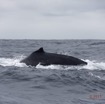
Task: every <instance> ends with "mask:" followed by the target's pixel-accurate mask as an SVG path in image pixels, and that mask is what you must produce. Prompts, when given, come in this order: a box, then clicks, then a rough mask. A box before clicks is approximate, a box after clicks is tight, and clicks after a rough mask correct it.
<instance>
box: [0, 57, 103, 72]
mask: <svg viewBox="0 0 105 104" xmlns="http://www.w3.org/2000/svg"><path fill="white" fill-rule="evenodd" d="M24 57H25V56H22V55H21V56H17V57H14V58H0V65H1V66H4V67H6V66H17V67H28V66H27V65H26V64H24V63H20V61H21V60H22V59H23V58H24ZM84 61H86V62H87V63H88V64H87V65H84V66H64V65H48V66H43V65H40V63H39V64H38V65H37V66H36V68H37V69H39V68H41V69H58V70H69V69H77V70H80V69H89V70H105V62H96V61H91V60H88V59H87V60H84Z"/></svg>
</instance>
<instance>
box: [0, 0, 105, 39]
mask: <svg viewBox="0 0 105 104" xmlns="http://www.w3.org/2000/svg"><path fill="white" fill-rule="evenodd" d="M0 39H105V0H0Z"/></svg>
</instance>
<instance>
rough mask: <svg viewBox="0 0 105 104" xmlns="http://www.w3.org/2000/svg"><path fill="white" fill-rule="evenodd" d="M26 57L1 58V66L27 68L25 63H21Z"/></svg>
mask: <svg viewBox="0 0 105 104" xmlns="http://www.w3.org/2000/svg"><path fill="white" fill-rule="evenodd" d="M23 57H24V56H17V57H13V58H0V65H1V66H4V67H6V66H17V67H26V65H25V64H24V63H20V61H21V60H22V59H23Z"/></svg>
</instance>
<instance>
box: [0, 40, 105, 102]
mask: <svg viewBox="0 0 105 104" xmlns="http://www.w3.org/2000/svg"><path fill="white" fill-rule="evenodd" d="M40 47H43V48H44V50H45V51H47V52H53V53H59V54H65V55H71V56H75V57H78V58H80V59H82V60H85V61H86V62H88V64H87V65H85V66H62V65H49V66H42V65H40V64H38V65H37V66H36V67H31V66H27V65H25V64H24V63H20V60H22V59H23V58H25V57H27V56H28V55H29V54H31V53H32V52H33V51H35V50H37V49H39V48H40ZM0 104H105V40H0Z"/></svg>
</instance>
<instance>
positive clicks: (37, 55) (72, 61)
mask: <svg viewBox="0 0 105 104" xmlns="http://www.w3.org/2000/svg"><path fill="white" fill-rule="evenodd" d="M21 62H22V63H25V64H26V65H31V66H36V65H38V64H39V63H40V64H41V65H44V66H45V65H51V64H53V65H86V64H87V63H86V62H85V61H82V60H80V59H78V58H75V57H72V56H67V55H61V54H55V53H47V52H45V51H44V50H43V48H42V47H41V48H40V49H38V50H37V51H35V52H33V53H32V54H31V55H30V56H28V57H27V58H25V59H23V60H22V61H21Z"/></svg>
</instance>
